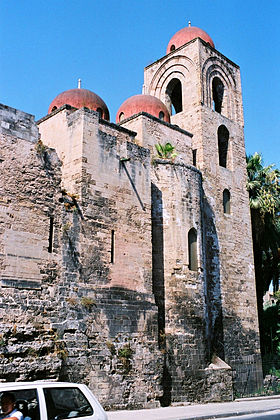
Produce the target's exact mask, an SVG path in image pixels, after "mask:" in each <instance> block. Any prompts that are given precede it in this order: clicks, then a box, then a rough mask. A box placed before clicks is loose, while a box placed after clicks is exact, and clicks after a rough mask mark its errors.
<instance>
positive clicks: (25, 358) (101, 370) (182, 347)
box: [0, 24, 262, 409]
mask: <svg viewBox="0 0 280 420" xmlns="http://www.w3.org/2000/svg"><path fill="white" fill-rule="evenodd" d="M0 120H1V122H0V168H1V179H0V190H1V195H0V290H1V301H0V313H1V317H0V324H1V336H0V356H1V357H0V378H1V380H2V381H15V380H17V381H18V380H20V381H32V380H37V379H54V380H62V381H71V382H83V383H86V384H88V385H89V387H90V388H91V390H92V391H93V392H94V394H95V395H96V396H97V397H98V398H99V400H100V402H101V403H102V404H103V406H104V407H106V408H111V409H121V408H142V407H157V406H159V405H160V404H161V405H163V406H166V405H169V404H172V403H185V402H193V401H201V402H207V401H229V400H232V399H233V398H234V396H235V395H238V394H241V393H244V392H245V394H251V393H253V392H255V391H256V390H257V389H259V388H260V387H261V386H262V367H261V356H260V344H259V331H258V318H257V306H256V291H255V272H254V263H253V247H252V233H251V220H250V209H249V198H248V193H247V190H246V160H245V147H244V133H243V125H244V122H243V107H242V90H241V81H240V69H239V67H238V66H237V65H236V64H234V63H233V62H232V61H230V60H229V59H228V58H226V57H225V56H224V55H222V54H221V53H220V52H219V51H217V50H216V49H215V45H214V42H213V40H212V39H211V37H210V36H209V35H208V34H207V33H206V32H205V31H203V30H202V29H199V28H197V27H193V26H191V25H190V24H189V26H188V27H185V28H183V29H181V30H180V31H178V32H177V33H176V34H175V35H174V36H173V37H172V38H171V40H170V41H169V43H168V45H167V50H166V54H165V55H164V56H163V57H162V58H159V59H158V60H157V61H156V62H154V63H152V64H150V65H149V66H147V67H146V68H145V69H144V85H143V92H142V94H140V95H136V96H132V97H130V98H128V99H127V100H126V101H125V102H124V103H123V104H122V105H121V106H120V108H119V110H118V112H117V116H116V122H111V121H110V116H109V110H108V108H107V105H106V104H105V102H104V101H103V100H102V99H101V98H100V97H99V96H98V95H97V94H96V93H93V92H92V91H90V90H87V89H83V88H81V86H80V85H79V86H78V88H77V89H70V90H67V91H65V92H62V93H60V94H58V96H57V97H56V98H54V100H53V101H52V102H51V104H50V105H49V110H48V114H47V115H46V116H44V117H43V118H41V119H40V120H39V121H37V122H35V121H34V117H33V116H32V115H30V114H27V113H25V112H22V111H19V110H16V109H13V108H10V107H9V106H6V105H0Z"/></svg>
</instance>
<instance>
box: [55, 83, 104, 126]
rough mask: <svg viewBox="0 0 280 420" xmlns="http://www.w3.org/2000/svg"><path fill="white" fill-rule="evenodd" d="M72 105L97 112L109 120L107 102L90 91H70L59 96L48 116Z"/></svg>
mask: <svg viewBox="0 0 280 420" xmlns="http://www.w3.org/2000/svg"><path fill="white" fill-rule="evenodd" d="M65 104H68V105H71V106H73V107H75V108H78V109H79V108H83V107H86V108H89V109H91V110H93V111H97V112H98V113H99V115H100V116H101V117H102V118H104V119H105V120H109V118H110V117H109V111H108V108H107V106H106V104H105V102H104V101H103V100H102V99H101V98H100V96H98V95H96V93H93V92H91V91H90V90H88V89H69V90H65V91H64V92H62V93H60V94H59V95H57V97H56V98H54V100H53V101H52V103H51V104H50V106H49V110H48V114H50V113H51V112H53V111H54V110H56V109H57V108H59V107H61V106H62V105H65Z"/></svg>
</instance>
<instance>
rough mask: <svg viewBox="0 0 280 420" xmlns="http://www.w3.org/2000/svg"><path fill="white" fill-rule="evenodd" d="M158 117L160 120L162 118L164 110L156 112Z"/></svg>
mask: <svg viewBox="0 0 280 420" xmlns="http://www.w3.org/2000/svg"><path fill="white" fill-rule="evenodd" d="M158 117H159V119H160V120H164V112H163V111H160V113H159V114H158Z"/></svg>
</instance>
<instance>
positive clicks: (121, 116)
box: [119, 112, 124, 121]
mask: <svg viewBox="0 0 280 420" xmlns="http://www.w3.org/2000/svg"><path fill="white" fill-rule="evenodd" d="M122 120H124V113H123V112H121V113H120V115H119V121H122Z"/></svg>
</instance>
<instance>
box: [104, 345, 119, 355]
mask: <svg viewBox="0 0 280 420" xmlns="http://www.w3.org/2000/svg"><path fill="white" fill-rule="evenodd" d="M106 346H107V347H108V349H109V350H110V352H111V355H112V356H115V354H116V353H117V351H116V347H115V345H114V344H113V343H112V341H106Z"/></svg>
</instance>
